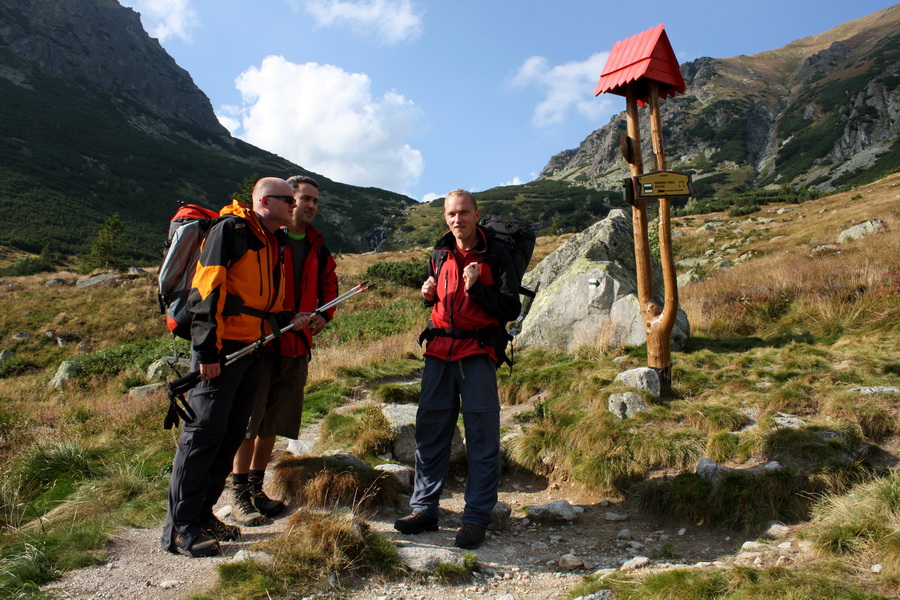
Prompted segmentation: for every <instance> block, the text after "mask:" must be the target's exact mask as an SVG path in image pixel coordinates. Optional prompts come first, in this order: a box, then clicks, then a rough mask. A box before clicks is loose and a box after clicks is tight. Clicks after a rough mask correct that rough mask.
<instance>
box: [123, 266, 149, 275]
mask: <svg viewBox="0 0 900 600" xmlns="http://www.w3.org/2000/svg"><path fill="white" fill-rule="evenodd" d="M146 272H147V271H145V270H143V269H142V268H140V267H128V274H129V275H143V274H144V273H146Z"/></svg>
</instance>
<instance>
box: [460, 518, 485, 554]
mask: <svg viewBox="0 0 900 600" xmlns="http://www.w3.org/2000/svg"><path fill="white" fill-rule="evenodd" d="M486 531H487V529H486V528H484V527H481V526H479V525H472V524H470V523H463V526H462V528H460V530H459V533H457V534H456V541H455V542H454V545H455V546H456V547H457V548H466V549H469V550H471V549H474V548H477V547H478V546H480V545H481V544H482V543H484V534H485V532H486Z"/></svg>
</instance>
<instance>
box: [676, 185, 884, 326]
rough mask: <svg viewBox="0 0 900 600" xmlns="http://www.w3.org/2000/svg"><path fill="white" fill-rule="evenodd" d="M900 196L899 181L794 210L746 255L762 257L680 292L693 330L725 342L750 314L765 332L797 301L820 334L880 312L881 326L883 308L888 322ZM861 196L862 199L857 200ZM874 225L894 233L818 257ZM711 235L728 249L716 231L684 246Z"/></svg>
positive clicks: (748, 246)
mask: <svg viewBox="0 0 900 600" xmlns="http://www.w3.org/2000/svg"><path fill="white" fill-rule="evenodd" d="M898 193H900V174H897V175H892V176H891V177H888V178H886V179H884V180H882V181H881V182H878V183H877V184H871V185H869V186H864V187H863V188H861V189H859V190H856V191H854V192H846V193H842V194H837V195H835V196H830V197H827V198H823V199H820V200H815V201H810V202H806V203H804V204H801V205H788V207H789V208H790V209H791V210H792V212H790V213H786V215H787V218H784V219H782V218H781V216H780V215H779V216H778V219H777V221H776V222H775V223H772V224H768V225H766V228H767V231H766V232H765V235H764V236H763V237H762V238H761V239H757V240H755V241H751V242H750V243H748V244H746V245H745V246H744V247H743V249H742V252H749V251H753V252H756V253H757V254H758V255H759V256H758V257H756V258H753V259H751V260H749V261H746V262H743V263H741V264H738V265H735V266H733V267H732V268H730V269H727V270H724V271H717V272H714V273H712V274H711V275H710V276H709V277H708V278H706V279H704V280H702V281H699V282H696V283H693V284H691V285H688V286H685V287H684V288H683V289H682V290H681V293H680V296H681V305H682V308H683V309H684V310H685V311H686V312H687V315H688V319H689V321H690V323H691V327H692V329H694V330H695V331H696V330H699V331H706V332H713V333H717V334H722V335H734V334H741V333H745V332H743V331H742V330H741V327H742V325H749V324H750V323H748V322H747V321H746V319H747V318H748V317H747V314H746V312H747V311H748V310H750V311H753V313H754V314H753V319H755V322H753V323H752V325H759V324H761V323H760V322H762V323H764V322H765V320H766V319H770V320H774V319H775V318H777V317H779V316H781V312H780V311H783V310H785V309H786V308H787V306H788V305H789V304H790V303H791V302H792V301H793V300H795V299H797V298H804V299H805V300H806V302H805V304H804V306H803V307H802V308H801V314H800V315H798V317H799V319H800V320H803V321H808V322H810V323H811V324H812V325H813V326H815V325H816V324H817V323H834V322H835V321H837V322H838V323H840V322H846V323H848V324H855V325H859V324H858V323H855V321H856V319H857V318H858V317H859V315H860V314H862V313H871V309H872V308H873V306H874V308H875V320H876V321H877V320H878V314H879V311H878V309H877V307H878V305H879V304H881V305H883V307H884V310H883V311H880V312H881V314H882V316H884V317H888V316H889V314H890V311H892V310H895V309H896V307H895V306H894V305H895V299H896V297H897V295H898V292H900V203H898V202H897V195H898ZM854 194H857V195H858V194H861V195H862V196H863V198H862V199H857V200H851V198H853V197H854ZM777 207H778V206H777V205H776V206H775V207H773V208H777ZM713 216H717V217H719V218H721V219H723V220H726V221H727V220H728V219H727V217H724V216H723V215H721V214H719V215H706V216H705V218H711V217H713ZM764 216H767V217H769V216H773V215H768V214H767V215H764ZM801 217H802V218H801ZM873 218H879V219H881V220H883V221H884V222H885V223H886V224H887V226H888V231H887V232H884V233H879V234H875V235H872V236H868V237H866V238H863V239H861V240H857V241H853V242H849V243H845V244H841V245H840V246H839V247H837V248H835V249H833V250H830V251H819V252H816V251H814V249H815V248H816V247H818V246H822V245H825V244H835V241H836V239H837V236H838V234H839V233H840V232H841V231H843V230H844V229H846V228H847V227H850V226H851V225H853V224H855V223H859V222H862V221H866V220H869V219H873ZM732 220H741V221H742V220H744V218H743V217H741V218H737V219H732ZM757 226H758V225H757ZM722 229H723V230H727V228H722ZM710 235H713V236H715V238H714V239H716V242H715V244H724V243H726V242H727V241H728V240H724V239H720V238H722V236H723V235H725V233H724V232H723V233H719V230H717V231H716V232H705V231H695V232H692V233H690V234H688V236H687V238H685V239H683V240H682V239H679V242H678V243H679V244H686V245H692V244H693V245H695V244H696V242H697V240H698V239H699V238H703V237H708V236H710ZM773 238H778V239H773ZM868 318H869V319H872V315H871V314H869V317H868Z"/></svg>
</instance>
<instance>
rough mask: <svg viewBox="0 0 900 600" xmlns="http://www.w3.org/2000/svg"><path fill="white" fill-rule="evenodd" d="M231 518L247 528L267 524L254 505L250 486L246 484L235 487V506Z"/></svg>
mask: <svg viewBox="0 0 900 600" xmlns="http://www.w3.org/2000/svg"><path fill="white" fill-rule="evenodd" d="M231 516H232V517H234V520H235V521H237V522H238V523H240V524H241V525H244V526H245V527H259V526H260V525H264V524H265V522H266V517H265V516H264V515H263V514H262V513H261V512H259V510H257V508H256V507H255V506H254V505H253V497H252V496H251V494H250V486H248V485H246V484H242V485H236V486H234V504H232V505H231Z"/></svg>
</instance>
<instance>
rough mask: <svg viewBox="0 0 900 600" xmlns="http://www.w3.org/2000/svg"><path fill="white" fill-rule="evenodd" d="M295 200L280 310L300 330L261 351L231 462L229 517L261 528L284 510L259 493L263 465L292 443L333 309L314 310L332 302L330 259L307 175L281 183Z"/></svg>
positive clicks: (332, 267)
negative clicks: (301, 321) (316, 346)
mask: <svg viewBox="0 0 900 600" xmlns="http://www.w3.org/2000/svg"><path fill="white" fill-rule="evenodd" d="M287 182H288V183H289V184H290V185H291V188H292V189H293V192H294V199H295V200H296V201H297V204H296V207H295V208H294V215H293V222H292V223H291V224H290V225H288V228H287V237H288V245H287V248H286V249H285V253H284V271H285V286H284V289H285V292H284V309H285V310H293V311H297V312H298V313H299V314H301V315H309V316H310V319H309V325H308V326H307V328H305V329H303V330H295V329H292V330H290V331H288V332H286V333H284V334H283V335H281V337H279V338H278V339H277V340H276V341H275V342H273V347H272V348H269V349H268V351H267V352H265V353H264V356H263V361H262V369H261V375H260V382H259V387H258V388H257V393H256V401H255V406H254V409H253V414H252V415H251V417H250V423H249V425H248V426H247V435H246V439H245V440H244V442H243V443H242V444H241V447H240V449H239V450H238V452H237V454H236V455H235V457H234V462H233V464H232V475H231V477H232V486H233V487H234V493H235V504H234V506H233V512H232V516H234V518H235V520H237V521H238V522H239V523H241V524H243V525H247V526H251V527H252V526H256V525H262V524H263V523H264V522H265V518H266V517H274V516H276V515H278V514H279V513H281V511H283V510H284V504H283V503H282V502H280V501H278V500H273V499H271V498H269V497H268V496H267V495H266V494H265V492H263V489H262V488H263V477H264V475H265V469H266V465H267V464H268V463H269V458H271V456H272V450H273V449H274V447H275V437H276V436H278V435H280V436H282V437H287V438H291V439H297V435H298V433H299V432H300V419H301V415H302V413H303V388H304V386H305V385H306V377H307V367H308V364H309V359H310V355H311V354H312V336H314V335H316V334H317V333H319V332H320V331H322V329H323V328H324V327H325V324H326V323H327V322H328V321H329V320H331V318H332V317H333V316H334V308H331V309H329V310H327V311H325V313H323V314H320V313H316V312H314V311H315V309H316V308H317V307H319V306H322V305H323V304H325V303H326V302H330V301H332V300H334V299H335V298H337V295H338V279H337V274H336V273H335V266H336V265H335V261H334V257H333V256H332V255H331V252H329V251H328V248H327V247H326V246H325V244H324V243H323V240H322V236H321V235H320V234H319V232H318V231H316V229H315V228H314V227H313V226H312V222H313V219H314V218H315V216H316V212H318V209H319V189H318V188H319V184H318V183H316V181H315V180H314V179H312V178H311V177H306V176H303V175H295V176H293V177H290V178H288V179H287Z"/></svg>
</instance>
